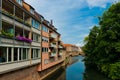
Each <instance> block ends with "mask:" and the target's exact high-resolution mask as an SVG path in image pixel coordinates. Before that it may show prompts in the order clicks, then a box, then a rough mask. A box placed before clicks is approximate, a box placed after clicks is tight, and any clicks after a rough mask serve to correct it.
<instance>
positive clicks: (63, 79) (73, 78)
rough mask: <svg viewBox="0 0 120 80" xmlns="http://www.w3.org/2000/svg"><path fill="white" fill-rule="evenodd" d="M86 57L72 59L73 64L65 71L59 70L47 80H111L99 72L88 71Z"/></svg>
mask: <svg viewBox="0 0 120 80" xmlns="http://www.w3.org/2000/svg"><path fill="white" fill-rule="evenodd" d="M83 59H84V57H82V56H76V57H72V63H71V64H70V65H68V66H67V67H66V68H65V69H63V68H62V69H59V70H58V71H56V72H55V73H54V74H52V75H51V76H49V77H47V79H45V80H110V79H108V78H106V77H105V76H103V75H102V74H100V73H99V72H98V71H96V70H94V69H93V68H91V69H86V67H85V65H84V61H83Z"/></svg>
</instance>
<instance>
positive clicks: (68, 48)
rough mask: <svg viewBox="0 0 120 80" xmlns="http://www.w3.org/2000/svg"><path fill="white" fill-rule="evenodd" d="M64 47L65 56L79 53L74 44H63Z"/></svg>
mask: <svg viewBox="0 0 120 80" xmlns="http://www.w3.org/2000/svg"><path fill="white" fill-rule="evenodd" d="M64 47H65V48H66V56H70V55H71V56H72V55H78V54H79V53H80V49H79V47H78V46H76V45H72V44H64Z"/></svg>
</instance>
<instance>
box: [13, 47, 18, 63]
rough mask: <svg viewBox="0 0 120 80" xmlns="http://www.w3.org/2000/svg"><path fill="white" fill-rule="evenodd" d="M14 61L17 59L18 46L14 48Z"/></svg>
mask: <svg viewBox="0 0 120 80" xmlns="http://www.w3.org/2000/svg"><path fill="white" fill-rule="evenodd" d="M13 56H14V61H17V60H18V59H17V58H18V48H14V55H13Z"/></svg>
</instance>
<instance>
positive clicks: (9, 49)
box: [8, 48, 12, 61]
mask: <svg viewBox="0 0 120 80" xmlns="http://www.w3.org/2000/svg"><path fill="white" fill-rule="evenodd" d="M11 52H12V48H8V61H11V59H12V58H11V55H12V53H11Z"/></svg>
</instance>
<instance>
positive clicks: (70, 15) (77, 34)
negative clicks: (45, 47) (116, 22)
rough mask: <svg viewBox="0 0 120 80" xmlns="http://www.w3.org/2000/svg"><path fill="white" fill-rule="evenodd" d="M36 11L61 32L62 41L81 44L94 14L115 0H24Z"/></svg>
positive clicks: (99, 13)
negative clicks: (51, 21)
mask: <svg viewBox="0 0 120 80" xmlns="http://www.w3.org/2000/svg"><path fill="white" fill-rule="evenodd" d="M25 1H26V2H27V3H29V4H30V5H32V6H33V7H34V8H35V10H36V11H37V12H39V13H40V14H41V15H43V16H44V17H45V19H47V20H48V21H50V20H51V19H52V20H53V24H54V25H55V27H56V28H57V29H58V32H59V33H61V37H62V38H61V39H62V41H63V42H64V43H70V44H76V45H83V43H82V42H83V40H84V37H85V36H87V35H88V34H89V31H90V29H91V28H92V27H93V26H94V25H98V19H97V17H96V16H101V15H102V13H103V12H104V11H105V10H106V9H108V7H109V6H110V5H111V4H112V3H113V2H114V1H115V0H25Z"/></svg>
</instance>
